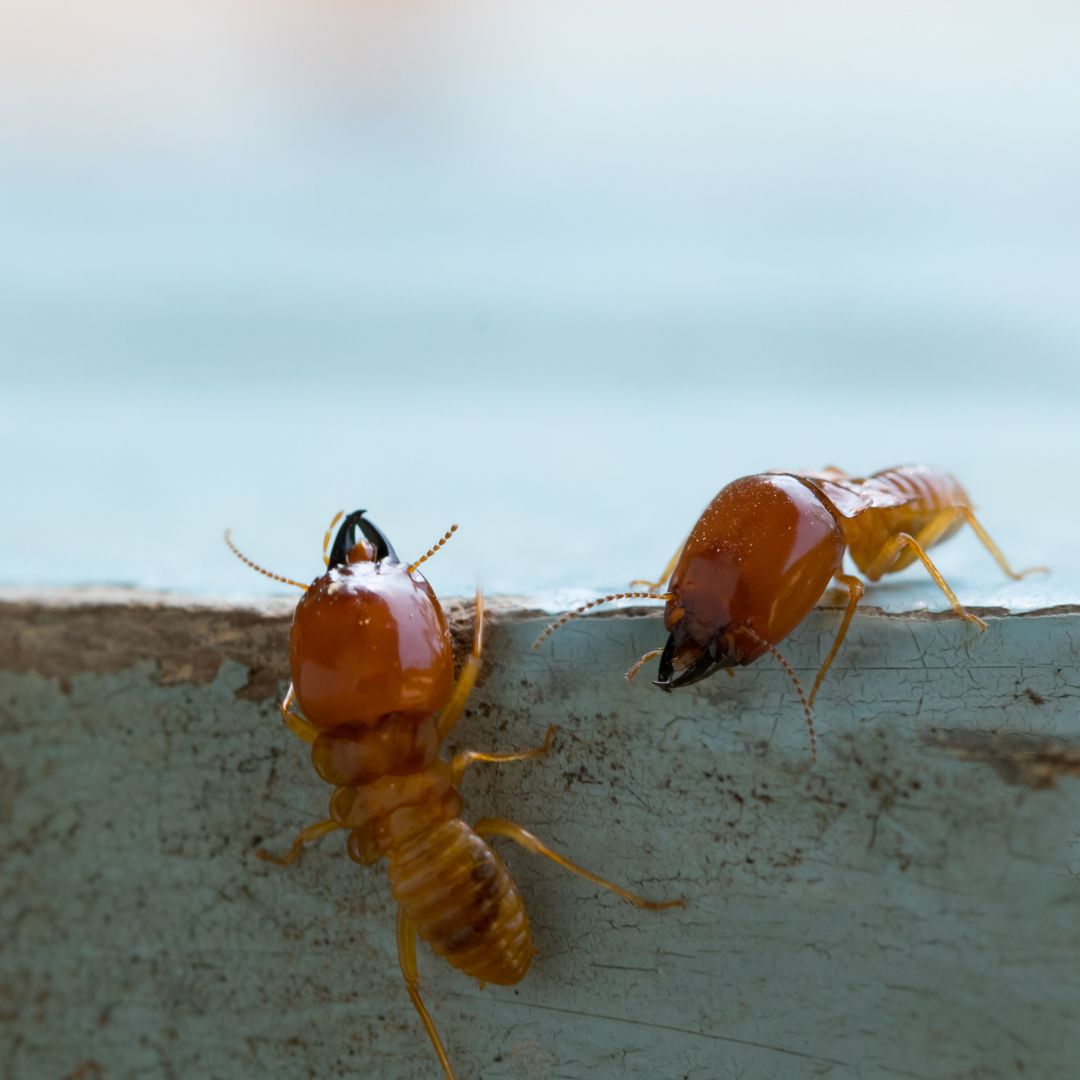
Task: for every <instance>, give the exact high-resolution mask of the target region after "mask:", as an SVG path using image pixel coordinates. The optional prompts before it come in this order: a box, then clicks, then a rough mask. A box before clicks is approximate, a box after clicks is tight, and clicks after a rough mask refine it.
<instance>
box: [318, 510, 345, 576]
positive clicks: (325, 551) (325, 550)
mask: <svg viewBox="0 0 1080 1080" xmlns="http://www.w3.org/2000/svg"><path fill="white" fill-rule="evenodd" d="M344 516H345V511H344V510H339V511H338V512H337V513H336V514H335V515H334V518H333V520H332V521H331V522H330V524H329V525H327V526H326V532H325V533H323V538H322V561H323V562H324V563H325V564H326V565H327V566H329V565H330V534H331V533H332V532H333V531H334V526H335V525H336V524H337V523H338V522H339V521H340V520H341V519H342V518H343V517H344Z"/></svg>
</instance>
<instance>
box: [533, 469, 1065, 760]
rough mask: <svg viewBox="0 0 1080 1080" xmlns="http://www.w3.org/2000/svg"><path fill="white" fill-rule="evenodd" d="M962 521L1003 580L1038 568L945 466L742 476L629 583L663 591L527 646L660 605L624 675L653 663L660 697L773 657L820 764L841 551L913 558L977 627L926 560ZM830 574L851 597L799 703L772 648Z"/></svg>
mask: <svg viewBox="0 0 1080 1080" xmlns="http://www.w3.org/2000/svg"><path fill="white" fill-rule="evenodd" d="M965 523H966V524H968V525H970V526H971V528H972V529H973V530H974V532H975V535H976V536H977V537H978V538H979V539H980V540H981V541H982V543H983V545H984V546H985V547H986V549H987V551H989V552H990V554H991V555H992V556H993V557H994V559H995V561H996V562H997V564H998V566H1000V567H1001V569H1002V570H1003V571H1004V572H1005V574H1006V575H1007V576H1008V577H1010V578H1014V579H1017V578H1021V577H1023V576H1024V575H1025V574H1030V573H1032V572H1033V571H1035V570H1045V569H1046V568H1045V567H1042V566H1035V567H1031V568H1030V569H1028V570H1022V571H1020V572H1016V571H1014V570H1012V569H1011V568H1010V567H1009V564H1008V563H1007V562H1006V561H1005V556H1004V555H1002V553H1001V551H1000V550H999V548H998V546H997V545H996V544H995V543H994V542H993V540H991V539H990V537H989V536H988V535H987V532H986V530H985V529H984V528H983V527H982V525H981V524H980V523H979V521H978V519H977V518H976V517H975V515H974V513H972V510H971V503H970V501H969V500H968V497H967V493H966V492H965V491H964V489H963V488H962V487H961V486H960V484H959V482H958V481H957V480H956V479H954V478H953V477H952V476H950V475H949V474H948V473H947V472H944V471H942V470H941V469H931V468H927V467H925V466H922V465H906V466H900V467H898V468H894V469H883V470H882V471H881V472H878V473H874V475H873V476H869V477H866V478H862V477H853V476H848V475H847V474H846V473H844V472H842V471H841V470H840V469H836V468H831V467H830V468H826V469H823V470H821V471H820V472H803V473H795V472H782V471H779V470H778V471H774V472H768V473H760V474H758V475H757V476H744V477H742V478H741V479H739V480H735V481H733V482H732V483H730V484H728V486H727V487H725V488H724V489H723V490H721V492H720V493H719V494H718V495H717V496H716V498H714V499H713V501H712V502H711V503H709V505H708V506H707V507H706V508H705V512H704V513H703V514H702V515H701V517H700V518H698V520H697V524H696V525H694V527H693V529H691V531H690V535H689V536H688V537H687V538H686V541H685V542H684V543H683V545H682V547H681V548H680V549H679V550H678V551H677V552H676V553H675V555H674V556H673V557H672V559H671V561H670V562H669V563H668V565H667V566H666V567H665V568H664V571H663V573H662V574H661V575H660V577H661V580H660V581H655V582H650V581H635V582H633V583H632V584H635V585H646V586H648V587H649V588H650V589H657V588H659V587H660V586H661V585H662V584H663V581H664V579H667V578H668V576H669V575H670V581H669V582H668V587H667V591H666V592H663V593H657V592H629V593H614V594H612V595H611V596H605V597H603V598H601V599H599V600H594V601H592V603H589V604H585V605H583V606H582V607H580V608H578V609H577V610H576V611H573V612H569V613H567V614H566V615H563V616H562V617H561V618H560V619H558V620H556V621H555V622H554V623H552V624H551V625H550V626H549V627H547V629H546V630H544V632H543V633H542V634H541V635H540V637H539V638H537V640H536V642H535V644H534V645H533V648H537V647H538V646H539V645H540V643H541V642H542V641H543V640H544V638H546V637H547V636H548V635H549V634H551V633H552V632H553V631H554V630H556V629H557V628H558V627H560V626H561V625H562V624H563V623H565V622H566V621H567V620H568V619H571V618H573V617H574V616H575V615H578V614H580V613H581V612H583V611H586V610H588V609H589V608H591V607H595V606H596V605H598V604H603V603H606V602H607V601H609V600H617V599H623V598H629V597H640V598H643V599H651V600H665V601H667V606H666V608H665V609H664V626H665V628H666V629H667V631H668V634H669V636H668V640H667V644H666V645H665V646H664V647H663V649H654V650H653V651H652V652H648V653H646V654H645V655H644V656H643V657H642V658H641V659H640V660H638V661H637V662H636V663H635V664H634V665H633V666H632V667H631V668H630V670H629V671H628V672H627V673H626V674H627V678H630V679H632V678H633V677H634V676H635V675H636V674H637V672H638V669H639V668H640V667H641V665H642V664H644V663H645V662H646V661H648V660H651V659H652V658H653V657H654V656H659V657H660V670H659V672H658V678H657V679H656V680H655V683H656V685H657V686H659V687H660V688H661V689H662V690H675V689H677V688H678V687H680V686H689V685H691V683H695V682H698V681H699V680H700V679H704V678H705V677H706V676H708V675H711V674H712V673H713V672H714V671H717V670H719V669H720V668H726V669H727V671H728V674H729V675H730V674H732V671H731V669H732V668H733V667H735V666H741V665H745V664H750V663H752V662H753V661H754V660H756V659H757V658H758V657H759V656H761V655H762V654H763V653H765V652H771V653H773V654H774V655H775V656H776V657H777V659H778V660H779V661H780V663H781V664H783V666H784V669H785V670H786V671H787V673H788V675H789V677H790V678H791V680H792V681H793V682H794V684H795V687H796V689H797V691H798V693H799V697H800V699H801V700H802V703H803V708H804V710H805V712H806V721H807V726H808V728H809V732H810V752H811V757H812V758H815V759H816V756H817V744H816V738H815V736H814V725H813V714H812V712H811V707H812V705H813V702H814V698H815V697H816V696H817V692H818V688H819V687H820V686H821V682H822V679H824V678H825V673H826V672H827V671H828V670H829V665H830V664H831V663H832V662H833V658H834V657H835V656H836V653H837V650H838V649H839V648H840V645H841V643H842V642H843V640H844V636H845V635H846V634H847V631H848V626H849V625H850V624H851V619H852V616H853V615H854V614H855V608H856V607H857V606H858V603H859V600H860V599H861V598H862V595H863V583H862V582H861V581H860V580H859V579H858V578H856V577H853V576H852V575H850V574H845V573H843V572H842V570H843V558H844V551H845V549H846V550H848V551H850V553H851V557H852V559H853V560H854V562H855V565H856V566H857V567H858V568H859V570H861V571H862V573H863V574H864V575H865V576H866V577H867V578H868V579H869V580H870V581H877V580H878V578H880V577H881V576H882V575H883V574H891V573H895V572H896V571H898V570H903V569H904V568H905V567H907V566H910V565H911V564H912V563H913V562H915V560H916V559H918V560H919V561H920V562H921V563H922V564H923V566H924V567H925V568H926V571H927V573H928V574H929V575H930V576H931V577H932V578H933V579H934V581H935V583H936V584H937V586H938V588H940V589H941V591H942V592H943V593H944V594H945V596H946V598H947V599H948V601H949V603H950V604H951V605H952V609H953V611H955V612H956V614H957V615H959V616H960V617H961V618H962V619H966V620H967V621H968V622H971V623H974V624H975V625H976V626H977V627H978V628H979V629H980V630H985V629H986V623H985V622H983V620H982V619H980V618H979V617H978V616H977V615H973V614H971V612H969V611H966V610H965V609H964V607H963V605H962V604H961V603H960V601H959V600H958V599H957V597H956V594H955V593H954V592H953V591H952V589H950V588H949V586H948V584H947V583H946V581H945V579H944V578H943V577H942V576H941V573H940V572H939V571H938V568H937V567H936V566H935V565H934V564H933V563H932V562H931V561H930V556H929V555H927V554H926V549H927V548H931V547H933V546H934V545H935V544H940V543H941V542H942V541H944V540H947V539H948V538H949V537H950V536H952V535H953V534H954V533H955V532H957V531H958V530H959V529H960V528H961V527H962V526H963V525H964V524H965ZM834 578H835V579H836V580H837V581H838V582H839V583H840V584H841V585H843V586H844V587H845V588H846V589H847V591H848V604H847V610H846V611H845V612H844V617H843V619H841V621H840V629H839V630H838V631H837V634H836V640H835V641H834V642H833V645H832V648H831V649H830V650H829V653H828V655H827V656H826V657H825V660H824V662H823V663H822V665H821V668H820V669H819V670H818V673H817V677H816V678H815V679H814V685H813V688H812V689H811V691H810V697H809V699H807V698H806V697H805V695H804V694H803V692H802V688H801V686H800V685H799V682H798V679H796V678H795V674H794V672H793V671H792V670H791V668H790V666H789V665H788V663H787V661H786V660H784V658H783V657H782V656H781V655H780V654H779V652H777V650H776V645H777V644H778V643H779V642H781V641H783V639H784V638H785V637H787V635H788V634H790V633H791V631H792V630H793V629H794V628H795V627H796V626H798V624H799V623H800V622H802V620H803V619H804V618H806V616H807V615H808V614H809V613H810V610H811V609H812V608H813V607H814V605H815V604H816V603H817V601H818V600H819V599H820V597H821V595H822V593H824V592H825V589H826V588H827V587H828V585H829V583H830V582H831V581H832V580H833V579H834Z"/></svg>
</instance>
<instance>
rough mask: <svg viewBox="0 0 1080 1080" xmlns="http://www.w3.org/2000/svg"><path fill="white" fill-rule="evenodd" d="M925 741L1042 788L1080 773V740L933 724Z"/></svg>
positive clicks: (1023, 783)
mask: <svg viewBox="0 0 1080 1080" xmlns="http://www.w3.org/2000/svg"><path fill="white" fill-rule="evenodd" d="M924 738H925V741H926V743H927V744H928V745H929V746H933V747H935V748H937V749H940V750H945V751H947V752H948V753H950V754H952V755H953V756H954V757H956V758H959V759H960V760H961V761H974V762H978V763H980V764H983V765H989V766H990V767H991V768H992V769H993V770H994V771H995V772H996V773H997V774H998V776H1000V777H1001V778H1002V780H1004V781H1005V782H1006V783H1007V784H1017V785H1019V786H1023V787H1030V788H1034V789H1035V790H1043V789H1046V788H1052V787H1054V786H1056V784H1057V781H1058V778H1059V777H1080V743H1076V742H1071V741H1065V740H1063V739H1054V738H1052V737H1050V736H1046V735H1029V734H1017V733H1001V734H998V733H995V732H990V731H947V730H943V729H941V728H934V729H931V730H930V731H928V732H927V734H926V735H925V736H924Z"/></svg>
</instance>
